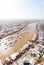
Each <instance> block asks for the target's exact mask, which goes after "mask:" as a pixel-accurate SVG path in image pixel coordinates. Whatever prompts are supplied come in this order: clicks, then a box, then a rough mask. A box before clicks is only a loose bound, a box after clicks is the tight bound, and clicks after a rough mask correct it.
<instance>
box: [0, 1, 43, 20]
mask: <svg viewBox="0 0 44 65" xmlns="http://www.w3.org/2000/svg"><path fill="white" fill-rule="evenodd" d="M1 19H44V0H0V20H1Z"/></svg>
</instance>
